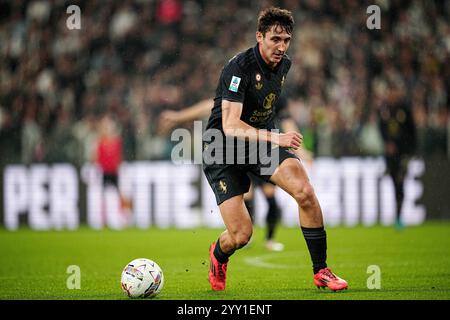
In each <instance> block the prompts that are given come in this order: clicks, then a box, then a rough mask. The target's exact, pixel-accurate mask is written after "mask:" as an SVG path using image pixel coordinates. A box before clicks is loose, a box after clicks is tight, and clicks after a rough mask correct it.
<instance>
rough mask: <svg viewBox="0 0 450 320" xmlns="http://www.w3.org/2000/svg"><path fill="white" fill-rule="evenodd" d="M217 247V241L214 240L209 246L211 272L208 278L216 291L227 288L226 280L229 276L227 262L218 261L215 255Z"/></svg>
mask: <svg viewBox="0 0 450 320" xmlns="http://www.w3.org/2000/svg"><path fill="white" fill-rule="evenodd" d="M215 247H216V243H215V242H213V243H212V244H211V246H210V247H209V258H210V264H209V272H208V280H209V283H210V284H211V288H212V289H213V290H214V291H222V290H225V281H226V278H227V263H220V262H219V261H217V259H216V257H215V256H214V248H215Z"/></svg>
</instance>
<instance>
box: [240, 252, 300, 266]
mask: <svg viewBox="0 0 450 320" xmlns="http://www.w3.org/2000/svg"><path fill="white" fill-rule="evenodd" d="M294 255H296V254H293V253H287V254H286V253H269V254H265V255H262V256H256V257H247V258H244V262H245V263H247V264H249V265H251V266H254V267H260V268H268V269H294V268H298V266H297V265H289V264H281V263H271V262H267V261H266V260H270V259H275V258H280V257H289V256H294Z"/></svg>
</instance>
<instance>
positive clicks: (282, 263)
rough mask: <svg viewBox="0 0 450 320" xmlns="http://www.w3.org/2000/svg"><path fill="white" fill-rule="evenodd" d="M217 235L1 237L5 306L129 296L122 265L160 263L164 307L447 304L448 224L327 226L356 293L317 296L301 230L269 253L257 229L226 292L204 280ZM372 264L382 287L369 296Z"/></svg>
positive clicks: (333, 257)
mask: <svg viewBox="0 0 450 320" xmlns="http://www.w3.org/2000/svg"><path fill="white" fill-rule="evenodd" d="M221 231H222V230H219V229H206V228H202V229H190V230H175V229H166V230H161V229H149V230H138V229H128V230H124V231H112V230H103V231H96V230H91V229H88V228H85V227H83V228H81V229H79V230H77V231H60V232H58V231H51V232H36V231H30V230H28V229H20V230H19V231H16V232H9V231H6V230H4V229H1V230H0V257H1V263H0V283H1V285H0V299H128V298H127V297H126V296H125V295H124V294H123V293H122V291H121V288H120V274H121V271H122V269H123V267H124V266H125V265H126V264H127V263H128V262H129V261H131V260H133V259H135V258H142V257H143V258H149V259H152V260H155V261H156V262H157V263H158V264H159V265H160V266H161V267H162V269H163V271H164V277H165V285H164V289H163V290H162V292H161V294H160V295H159V296H158V297H156V298H155V299H158V300H164V299H169V300H219V299H221V300H222V299H223V300H234V299H245V300H253V299H269V300H304V299H306V300H313V299H314V300H315V299H321V300H331V299H339V300H342V299H345V300H346V299H350V300H355V299H369V300H373V299H390V300H392V299H394V300H395V299H450V223H448V222H439V223H438V222H433V223H427V224H425V225H422V226H418V227H409V228H406V229H404V230H402V231H397V230H395V229H394V228H392V227H382V226H376V227H370V228H367V227H354V228H344V227H335V228H331V227H329V228H327V234H328V264H329V266H330V267H331V268H332V269H333V270H334V271H335V272H336V273H337V274H338V275H339V276H341V277H342V278H344V279H346V280H347V281H348V283H349V290H346V291H344V292H337V293H335V292H332V291H330V290H325V291H324V290H318V289H317V288H316V287H315V286H314V285H313V282H312V271H311V263H310V258H309V254H308V251H307V248H306V244H305V241H304V239H303V236H302V234H301V232H300V230H299V229H298V228H286V227H280V228H279V229H278V233H277V239H278V240H279V241H281V242H283V243H285V245H286V248H285V251H283V252H274V253H272V252H268V251H266V250H265V248H264V246H263V238H264V229H262V228H255V232H254V239H253V242H252V243H251V245H250V247H248V248H243V249H241V250H239V251H238V252H237V253H236V254H235V255H234V256H233V257H232V258H231V260H230V263H229V266H228V279H227V289H226V290H225V291H224V292H213V291H211V290H210V286H209V283H208V282H207V272H208V268H209V259H208V246H209V244H210V243H211V242H212V241H213V240H215V239H217V237H218V235H219V234H220V232H221ZM70 265H78V266H79V267H80V270H81V288H80V289H78V290H77V289H72V290H70V289H68V288H67V285H66V281H67V279H68V277H69V276H70V274H68V273H67V272H66V271H67V267H68V266H70ZM370 265H377V266H379V268H380V271H381V288H380V289H368V287H367V280H368V278H369V277H370V276H371V275H372V274H371V273H368V272H367V271H368V267H369V266H370Z"/></svg>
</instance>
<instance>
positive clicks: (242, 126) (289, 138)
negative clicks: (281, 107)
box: [222, 100, 302, 150]
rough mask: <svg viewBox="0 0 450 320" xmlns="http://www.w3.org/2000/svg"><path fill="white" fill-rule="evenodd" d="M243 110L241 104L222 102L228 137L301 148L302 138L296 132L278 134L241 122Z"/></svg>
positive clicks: (223, 120)
mask: <svg viewBox="0 0 450 320" xmlns="http://www.w3.org/2000/svg"><path fill="white" fill-rule="evenodd" d="M242 108H243V105H242V103H241V102H234V101H228V100H222V127H223V131H224V133H225V135H226V136H233V137H237V138H239V139H243V140H249V141H267V142H271V143H274V144H277V145H279V146H280V147H287V148H293V149H294V150H296V149H298V148H299V147H300V146H301V143H302V137H301V135H300V133H298V132H296V131H289V132H287V133H276V132H271V131H267V130H264V129H256V128H254V127H252V126H250V125H249V124H247V123H245V122H244V121H242V120H241V114H242Z"/></svg>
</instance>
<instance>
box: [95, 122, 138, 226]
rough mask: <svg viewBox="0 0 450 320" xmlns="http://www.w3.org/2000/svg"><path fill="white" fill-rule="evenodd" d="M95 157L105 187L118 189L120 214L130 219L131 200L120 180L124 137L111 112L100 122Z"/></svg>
mask: <svg viewBox="0 0 450 320" xmlns="http://www.w3.org/2000/svg"><path fill="white" fill-rule="evenodd" d="M95 157H96V159H95V160H96V163H97V165H98V166H99V168H100V170H101V172H102V175H103V187H104V189H106V188H108V187H112V188H115V189H116V191H117V193H118V195H119V199H120V204H119V209H120V212H119V214H122V215H123V216H124V218H125V220H128V216H129V209H130V207H131V201H130V200H129V199H127V198H126V197H124V196H123V195H122V194H121V193H120V188H119V181H118V180H119V168H120V165H121V163H122V137H121V136H120V135H119V133H118V129H117V126H116V124H115V122H114V120H113V118H112V117H111V115H109V114H105V115H103V116H102V117H101V119H100V121H99V123H98V142H97V148H96V155H95ZM104 206H105V204H104V203H103V207H104Z"/></svg>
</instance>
